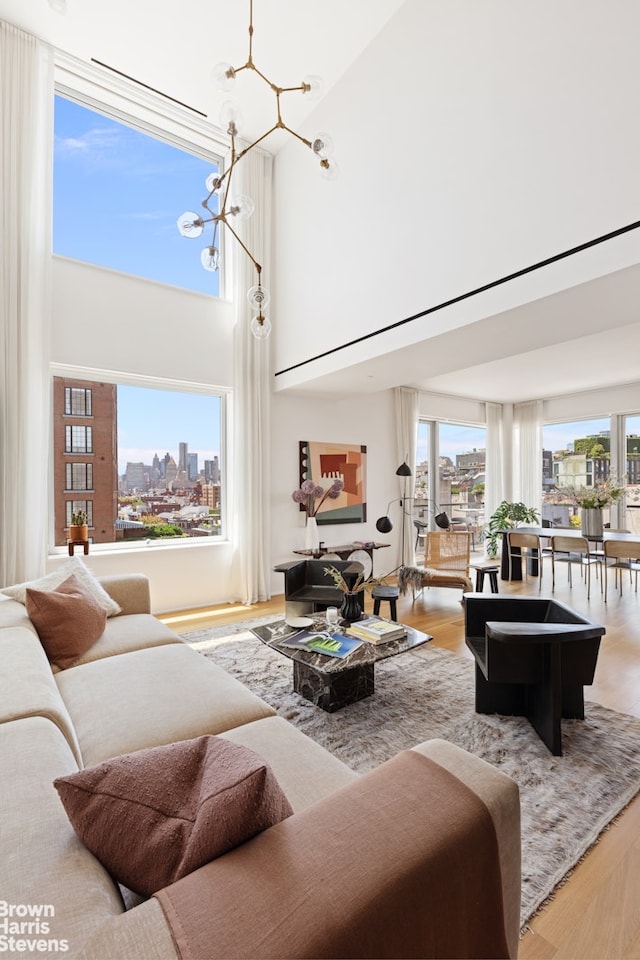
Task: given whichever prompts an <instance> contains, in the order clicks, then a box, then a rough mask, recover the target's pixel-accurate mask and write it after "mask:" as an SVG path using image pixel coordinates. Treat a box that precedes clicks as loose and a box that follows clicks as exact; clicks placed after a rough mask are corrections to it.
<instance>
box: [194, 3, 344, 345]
mask: <svg viewBox="0 0 640 960" xmlns="http://www.w3.org/2000/svg"><path fill="white" fill-rule="evenodd" d="M243 70H253V72H254V73H255V74H256V75H257V76H258V77H259V78H260V79H261V80H262V81H264V83H266V84H267V86H268V87H270V88H271V90H273V92H274V94H275V98H276V122H275V123H274V125H273V126H272V127H271V128H270V129H269V130H267V131H266V133H263V134H262V135H261V136H260V137H258V139H257V140H254V142H253V143H251V144H249V146H247V147H244V149H242V150H240V151H237V150H236V137H238V136H239V135H240V133H239V127H240V126H241V122H242V121H241V114H240V110H239V108H238V107H237V105H236V104H235V102H234V101H232V100H227V101H225V103H223V105H222V109H221V111H220V124H221V126H222V128H223V129H224V130H226V132H227V134H228V136H229V137H231V160H230V163H229V165H228V166H227V168H226V170H225V171H224V172H223V173H218V172H215V173H210V174H209V176H208V177H207V179H206V180H205V187H206V189H207V190H208V191H209V192H208V195H207V196H206V198H205V199H204V200H203V201H202V207H203V208H204V210H206V211H207V213H208V214H209V216H206V215H199V214H197V213H194V212H193V211H192V210H188V211H187V212H186V213H183V214H182V216H181V217H179V218H178V230H179V231H180V233H181V234H182V236H183V237H189V238H190V239H195V238H197V237H200V236H202V234H203V232H204V229H205V226H206V225H207V224H212V225H213V234H212V237H211V243H210V244H208V246H206V247H205V248H204V250H203V251H202V254H201V255H200V260H201V262H202V266H203V267H204V269H205V270H211V271H216V270H218V269H219V267H220V248H219V242H220V241H219V235H220V230H219V228H220V227H221V226H222V225H223V224H224V226H225V227H226V228H227V230H229V232H230V233H231V234H232V235H233V236H234V237H235V239H236V241H237V242H238V243H239V244H240V246H241V247H242V249H243V250H244V252H245V253H246V255H247V256H248V258H249V259H250V260H251V263H252V264H253V266H254V269H255V271H256V283H255V285H254V286H252V287H251V289H250V290H249V291H248V292H247V299H248V301H249V303H250V305H251V307H252V308H253V309H254V310H257V311H258V312H257V315H256V316H254V317H253V319H252V321H251V332H252V333H253V335H254V336H255V337H257V338H258V339H264V338H265V337H268V336H269V333H270V332H271V321H270V320H269V319H268V318H267V317H265V316H264V314H263V309H264V308H265V307H267V306H268V304H269V300H270V299H271V298H270V294H269V291H268V290H266V289H265V288H264V287H263V286H262V280H261V278H262V265H261V264H260V263H258V261H257V260H256V258H255V257H254V256H253V254H252V253H251V251H250V250H249V249H248V247H247V246H246V244H245V243H244V242H243V241H242V240H241V239H240V237H239V236H238V234H237V232H236V230H235V229H234V227H233V226H232V223H233V222H234V221H242V220H246V219H248V218H249V217H250V216H251V214H252V213H253V210H254V203H253V200H252V199H251V197H247V196H242V195H239V196H236V195H234V194H233V192H232V189H231V182H232V178H233V173H234V170H235V169H236V166H237V165H238V163H239V162H240V161H241V160H242V158H243V157H246V155H247V154H248V153H249V151H250V150H253V148H254V147H257V145H258V144H259V143H262V141H263V140H265V139H266V138H267V137H268V136H269V135H270V134H272V133H274V132H275V131H276V130H286V131H287V133H290V134H291V135H292V136H293V137H295V138H296V139H297V140H299V141H300V142H301V143H303V144H304V145H305V146H306V147H308V148H309V149H310V150H311V151H312V153H313V154H314V155H315V156H316V157H317V158H318V160H319V161H320V171H321V174H322V176H323V177H324V178H325V179H327V180H333V179H335V177H336V176H337V172H338V168H337V166H336V164H335V162H334V160H333V159H332V155H333V142H332V140H331V137H329V136H328V135H327V134H324V133H319V134H317V136H315V137H314V138H313V140H307V139H306V138H305V137H302V136H301V135H300V134H299V133H296V131H295V130H292V129H291V128H290V127H288V126H287V125H286V123H285V122H284V120H283V119H282V113H281V104H280V98H281V96H282V94H283V93H292V92H294V91H297V92H299V93H302V94H303V95H305V96H308V97H309V98H311V99H316V98H317V96H319V94H320V91H321V88H322V81H321V79H320V77H316V76H307V77H305V78H304V79H303V81H302V83H300V84H298V86H295V87H279V86H277V85H276V84H275V83H272V82H271V80H269V79H268V78H267V77H266V76H265V75H264V73H262V72H261V71H260V70H259V69H258V67H257V66H256V65H255V63H254V61H253V0H249V55H248V58H247V62H246V63H244V64H243V65H242V66H241V67H233V66H232V65H231V64H230V63H219V64H217V65H216V66H215V67H214V70H213V76H214V79H215V81H216V83H217V86H218V88H219V89H220V90H223V91H229V90H231V89H232V88H233V86H234V82H235V79H236V76H237V75H238V74H239V73H241V72H242V71H243ZM213 198H217V200H218V213H215V212H214V210H213V209H212V206H215V204H214V200H213Z"/></svg>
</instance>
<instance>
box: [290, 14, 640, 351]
mask: <svg viewBox="0 0 640 960" xmlns="http://www.w3.org/2000/svg"><path fill="white" fill-rule="evenodd" d="M639 32H640V4H638V3H635V2H632V0H612V2H611V3H608V4H605V3H603V2H602V0H563V2H562V3H557V0H539V2H536V3H529V2H525V0H482V3H479V2H477V0H451V2H447V3H442V2H436V0H406V2H405V3H404V4H403V5H402V7H401V8H400V9H399V11H398V12H397V14H396V15H395V16H394V17H393V18H392V19H391V21H390V22H389V24H388V26H387V27H386V29H385V30H384V31H383V32H382V33H381V34H380V35H379V36H378V37H377V38H376V39H375V40H374V42H373V43H372V44H371V45H370V46H369V47H368V48H367V50H366V51H365V52H364V53H363V55H362V56H361V57H360V59H359V60H358V61H357V62H356V63H355V65H354V66H353V67H352V68H351V69H350V70H349V71H348V72H347V73H346V74H345V76H344V77H343V78H342V80H341V81H340V83H339V84H338V85H337V86H336V87H335V88H334V89H333V90H332V91H330V92H329V94H328V95H327V96H326V97H325V98H324V99H323V100H322V101H321V103H320V104H319V105H318V108H317V110H316V111H315V114H314V116H313V118H312V119H311V121H310V122H309V124H308V126H307V127H306V129H305V131H304V132H305V134H306V135H308V136H311V135H313V133H314V132H315V131H317V130H318V129H319V130H323V129H326V130H328V131H329V132H330V133H331V134H332V135H333V137H334V140H335V142H336V148H337V160H338V162H339V164H340V177H339V179H338V180H337V181H335V182H331V183H327V182H325V181H323V180H321V179H320V177H319V172H318V170H317V165H316V163H315V162H314V160H313V158H311V157H307V156H305V155H304V151H303V150H302V148H301V147H300V145H299V144H297V143H292V144H289V145H287V146H286V147H285V148H284V149H283V150H282V151H281V152H280V153H279V154H278V156H277V158H276V165H275V167H276V171H275V174H276V176H275V210H276V211H277V218H278V219H277V223H276V231H275V254H276V255H275V276H274V283H273V286H274V289H275V290H276V291H277V304H276V309H274V310H273V311H272V312H273V313H274V315H276V314H277V317H278V324H277V327H274V342H275V348H276V349H275V370H284V369H286V368H288V367H289V366H291V365H292V364H295V363H299V362H302V361H304V360H306V359H308V358H309V357H312V356H314V355H316V354H318V353H321V352H322V351H323V350H328V349H330V348H332V347H335V346H339V345H341V344H344V343H345V342H347V341H349V340H351V339H353V338H356V337H358V336H362V335H365V334H366V333H368V332H370V331H372V330H375V329H378V328H381V327H384V326H385V325H387V324H390V323H393V322H395V321H398V320H402V319H404V318H406V317H408V316H411V315H413V314H415V313H417V312H420V311H422V310H424V309H425V308H426V307H429V306H432V305H434V304H437V303H441V302H443V301H446V300H448V299H449V298H451V297H455V296H457V295H460V294H462V293H465V292H467V291H468V290H472V289H474V288H476V287H478V286H480V285H482V284H485V283H487V282H490V281H493V280H496V279H497V278H499V277H503V276H505V275H508V274H510V273H511V272H513V271H516V270H519V269H521V268H524V267H527V266H529V265H531V264H533V263H536V262H538V261H541V260H544V259H545V258H547V257H550V256H552V255H554V254H557V253H560V252H562V251H564V250H567V249H569V248H571V247H573V246H575V245H577V244H581V243H583V242H585V241H588V240H591V239H593V238H595V237H598V236H600V235H602V234H604V233H607V232H609V231H611V230H614V229H616V228H618V227H621V226H624V225H626V224H627V223H629V222H631V221H632V220H633V219H634V218H636V217H637V210H638V209H640V179H639V178H638V176H637V170H638V167H639V161H640V127H638V124H636V123H634V122H633V118H634V117H635V116H637V115H638V112H639V108H640V62H639V61H638V58H637V55H636V41H637V36H638V33H639ZM604 246H606V245H604ZM619 253H620V256H621V257H623V258H624V256H625V255H626V254H625V253H624V251H623V250H622V249H621V250H620V251H619ZM624 265H626V263H620V264H619V266H624ZM589 269H590V270H591V271H592V272H593V275H594V276H596V275H598V272H609V271H611V270H613V269H616V265H615V264H613V263H611V262H610V259H609V253H608V251H606V250H604V249H600V248H598V249H597V250H594V251H592V256H591V257H590V259H589ZM571 271H572V265H571V264H570V262H569V261H567V262H566V263H563V264H561V265H560V266H558V265H556V268H554V269H553V270H549V271H537V272H536V273H535V275H534V274H532V275H530V276H529V278H528V282H527V287H528V291H529V293H528V295H529V297H530V298H531V299H535V298H536V297H539V296H544V295H545V294H546V293H547V292H549V291H548V290H547V289H546V286H545V284H546V283H547V281H548V282H551V279H550V278H552V281H553V286H554V289H557V286H558V282H559V280H558V272H560V274H563V273H566V274H567V277H573V274H572V272H571ZM585 279H587V277H582V280H585ZM571 282H575V280H569V279H568V280H567V283H568V284H570V283H571ZM516 286H517V285H508V284H507V285H504V286H503V287H501V288H499V291H498V294H499V296H500V297H501V300H500V303H499V304H497V303H496V301H495V298H492V299H491V304H490V309H491V311H493V312H496V309H500V310H504V309H507V308H508V307H509V306H512V305H513V304H511V303H510V302H509V296H511V295H512V292H513V291H515V290H516ZM498 294H496V295H498ZM513 295H515V293H513ZM466 309H467V306H465V305H464V304H461V305H460V306H459V307H456V308H454V309H451V310H448V311H446V317H444V315H443V314H440V315H438V317H431V318H426V319H425V320H424V321H420V322H419V323H418V322H416V323H415V324H409V325H406V326H405V327H403V328H401V329H400V330H397V331H394V335H393V336H394V339H395V343H396V345H397V344H400V343H401V342H403V339H405V338H411V337H412V336H414V337H415V338H416V339H418V338H419V339H423V338H424V337H425V336H429V332H428V331H429V330H431V329H433V330H436V331H437V330H438V329H440V327H441V324H442V323H443V322H445V323H449V324H450V325H452V326H453V325H456V324H457V323H458V322H459V317H460V316H462V315H465V310H466ZM464 322H467V320H465V321H464ZM414 328H415V329H414ZM418 328H419V329H418ZM379 339H380V342H379V343H376V342H375V341H368V342H366V343H364V344H362V345H359V347H358V350H359V351H361V352H362V354H363V355H367V354H369V353H370V354H372V355H375V352H376V351H377V350H381V349H388V348H389V344H388V342H387V340H388V337H387V338H384V337H383V338H379ZM331 362H333V364H334V365H335V366H338V365H339V363H340V362H341V354H340V353H338V354H335V355H333V357H330V358H328V360H327V361H325V363H331Z"/></svg>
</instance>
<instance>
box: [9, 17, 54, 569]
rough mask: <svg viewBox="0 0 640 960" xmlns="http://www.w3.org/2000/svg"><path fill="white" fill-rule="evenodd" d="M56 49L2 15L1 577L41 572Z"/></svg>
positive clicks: (46, 472)
mask: <svg viewBox="0 0 640 960" xmlns="http://www.w3.org/2000/svg"><path fill="white" fill-rule="evenodd" d="M53 96H54V88H53V51H52V50H51V48H50V47H48V46H46V45H45V44H43V43H41V42H40V41H39V40H37V39H36V38H35V37H31V36H29V35H28V34H25V33H23V32H22V31H21V30H18V29H16V28H15V27H13V26H11V25H10V24H8V23H4V22H3V21H0V204H1V209H2V218H1V227H0V229H1V231H2V234H1V241H0V246H1V249H2V282H1V283H0V327H1V334H0V337H1V339H0V344H1V346H0V364H1V366H0V457H1V468H0V524H1V525H2V534H1V536H0V583H1V584H3V585H5V586H6V585H9V584H12V583H16V582H18V581H21V580H26V579H32V578H34V577H38V576H40V575H41V574H42V573H44V570H45V563H46V556H47V548H48V507H49V478H50V457H49V451H50V443H49V434H50V385H49V373H48V364H49V327H50V312H49V311H50V303H51V292H50V290H51V283H50V270H51V207H52V199H51V198H52V182H53V174H52V170H53V164H52V157H53Z"/></svg>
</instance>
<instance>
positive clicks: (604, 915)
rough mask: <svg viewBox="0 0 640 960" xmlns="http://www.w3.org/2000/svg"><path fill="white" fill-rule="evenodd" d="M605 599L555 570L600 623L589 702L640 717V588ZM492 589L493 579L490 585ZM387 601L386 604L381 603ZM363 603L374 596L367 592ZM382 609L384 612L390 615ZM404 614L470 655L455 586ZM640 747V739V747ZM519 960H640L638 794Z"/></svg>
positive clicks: (193, 619) (197, 614) (546, 578)
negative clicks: (601, 632)
mask: <svg viewBox="0 0 640 960" xmlns="http://www.w3.org/2000/svg"><path fill="white" fill-rule="evenodd" d="M610 576H611V580H610V582H609V599H608V602H607V603H606V604H605V603H604V600H603V597H602V595H601V592H600V589H599V585H598V582H597V581H595V582H593V583H592V586H591V599H590V600H587V599H586V587H585V585H584V583H583V582H582V581H580V579H579V577H577V576H574V583H573V589H571V590H570V589H569V586H568V583H567V580H566V574H565V572H564V570H561V571H560V574H559V576H557V577H556V589H555V591H554V593H553V596H554V597H556V598H558V599H560V600H563V601H564V602H566V603H568V604H569V605H570V606H573V607H574V608H575V609H577V610H579V611H580V612H582V613H584V614H586V615H587V616H590V617H591V618H592V619H594V620H596V621H597V622H599V623H602V624H603V625H604V626H605V627H606V629H607V633H606V635H605V636H604V637H603V640H602V643H601V647H600V655H599V659H598V666H597V670H596V677H595V682H594V684H593V686H592V687H588V688H587V689H586V690H585V696H586V698H587V699H589V700H595V701H597V702H598V703H601V704H603V705H604V706H606V707H610V708H611V709H613V710H618V711H620V712H623V713H630V714H633V715H634V716H637V717H640V592H638V593H636V592H635V590H634V587H633V585H630V584H629V580H628V579H627V578H625V581H624V585H623V596H622V598H620V597H619V595H618V594H617V592H616V591H615V588H614V581H613V575H612V574H610ZM486 589H488V586H487V587H486ZM500 591H501V593H531V594H535V595H539V593H538V583H537V580H534V579H531V580H529V582H527V583H513V584H512V583H506V582H504V581H500ZM542 595H551V571H550V569H547V568H545V570H544V573H543V581H542ZM383 607H385V609H386V605H383ZM283 609H284V600H283V597H282V596H275V597H273V598H272V599H271V600H269V601H267V602H266V603H259V604H252V605H251V606H244V605H241V604H236V605H229V604H226V605H223V606H220V607H210V608H207V609H200V610H189V611H181V612H178V613H175V614H167V615H164V616H162V617H161V618H160V619H162V620H163V621H164V622H165V623H167V624H169V626H171V627H172V628H173V629H174V630H176V632H178V633H183V632H186V631H188V630H195V629H199V628H202V627H206V626H210V625H216V626H218V625H219V626H222V625H224V624H227V623H236V622H238V621H241V620H246V619H249V618H251V617H257V616H264V615H266V614H271V613H281V612H282V611H283ZM367 609H368V610H370V609H371V601H370V599H368V600H367ZM385 609H383V610H382V611H381V612H382V613H383V615H384V613H385ZM398 619H399V620H401V621H403V622H405V623H408V624H410V625H412V626H414V627H416V628H418V629H420V630H423V631H425V632H426V633H430V634H432V636H433V637H434V640H433V643H434V644H435V645H436V646H440V647H445V648H447V649H448V650H452V651H453V652H454V653H456V654H458V655H460V656H465V657H470V656H471V654H470V653H469V651H468V650H467V649H466V647H465V646H464V619H463V612H462V605H461V603H460V594H459V593H458V591H457V590H445V589H442V588H440V589H434V588H432V589H430V590H428V591H425V592H424V593H423V594H422V595H420V596H419V597H418V598H417V599H416V600H415V602H412V598H411V596H409V597H401V598H400V600H399V605H398ZM638 749H639V750H640V743H639V745H638ZM519 955H520V957H521V958H522V960H551V958H557V960H565V958H566V960H586V958H589V960H595V958H598V960H638V958H640V796H638V797H636V799H635V800H634V801H633V802H632V803H631V804H630V805H629V806H628V807H627V809H626V810H625V811H623V813H622V814H621V815H620V816H619V817H618V818H617V821H616V822H615V823H614V824H613V825H611V826H610V827H609V829H608V830H607V831H605V833H604V834H603V836H602V837H601V838H600V841H599V842H598V843H597V844H596V845H595V846H594V847H593V848H592V850H591V851H590V852H589V853H588V854H587V856H586V857H585V859H584V860H583V862H582V863H580V864H579V865H578V866H577V867H576V869H575V870H574V871H573V873H572V875H571V876H570V877H569V879H568V880H567V882H566V883H565V884H564V886H563V887H561V888H560V889H559V890H558V891H557V893H556V896H555V899H554V900H553V901H552V902H551V903H549V904H548V905H547V906H546V907H545V908H544V910H543V911H542V912H541V913H539V914H538V916H537V917H535V918H534V919H533V920H532V921H531V924H530V930H529V931H528V932H527V933H526V934H525V935H524V937H523V939H522V940H521V943H520V954H519Z"/></svg>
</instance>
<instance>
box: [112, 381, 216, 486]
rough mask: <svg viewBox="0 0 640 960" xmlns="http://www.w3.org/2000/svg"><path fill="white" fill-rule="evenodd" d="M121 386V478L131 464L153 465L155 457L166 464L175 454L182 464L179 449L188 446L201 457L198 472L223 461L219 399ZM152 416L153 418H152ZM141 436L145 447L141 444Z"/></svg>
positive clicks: (119, 390) (119, 386)
mask: <svg viewBox="0 0 640 960" xmlns="http://www.w3.org/2000/svg"><path fill="white" fill-rule="evenodd" d="M149 390H150V388H149V387H133V386H128V385H122V384H119V385H118V390H117V397H118V474H119V476H122V474H123V473H124V472H125V470H126V467H127V463H144V464H146V465H149V464H151V462H152V461H153V457H154V455H155V454H157V455H158V457H159V458H160V459H161V460H162V458H163V457H164V455H165V453H169V454H171V456H172V457H173V458H174V459H175V461H176V463H178V454H179V446H180V444H181V443H187V444H188V447H189V452H190V453H197V454H198V468H199V469H202V467H203V465H204V461H205V460H213V459H214V457H218V459H219V460H220V459H221V457H220V408H221V402H220V399H219V398H218V397H211V396H208V395H206V394H193V393H181V392H179V391H173V390H154V391H153V393H154V396H153V411H151V410H150V393H149ZM151 412H152V413H153V416H150V414H151ZM141 432H143V434H144V444H141V442H140V440H141Z"/></svg>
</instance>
